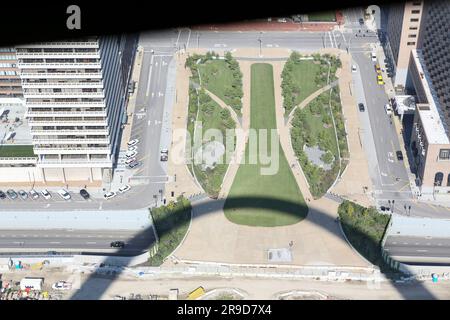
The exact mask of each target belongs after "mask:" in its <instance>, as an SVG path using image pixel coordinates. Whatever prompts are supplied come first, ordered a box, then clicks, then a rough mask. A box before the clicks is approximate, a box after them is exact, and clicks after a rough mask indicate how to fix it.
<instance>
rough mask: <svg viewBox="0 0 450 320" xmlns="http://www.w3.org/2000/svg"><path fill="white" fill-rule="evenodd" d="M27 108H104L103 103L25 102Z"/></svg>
mask: <svg viewBox="0 0 450 320" xmlns="http://www.w3.org/2000/svg"><path fill="white" fill-rule="evenodd" d="M27 106H29V107H32V108H49V107H52V108H67V107H70V108H77V107H101V108H105V107H106V106H105V103H104V102H89V101H88V102H34V101H29V102H27Z"/></svg>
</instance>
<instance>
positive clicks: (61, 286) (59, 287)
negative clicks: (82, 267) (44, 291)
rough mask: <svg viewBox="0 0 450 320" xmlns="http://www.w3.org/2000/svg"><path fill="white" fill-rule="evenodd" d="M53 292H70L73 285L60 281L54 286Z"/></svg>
mask: <svg viewBox="0 0 450 320" xmlns="http://www.w3.org/2000/svg"><path fill="white" fill-rule="evenodd" d="M52 289H53V290H70V289H72V284H71V283H70V282H66V281H58V282H56V283H54V284H53V285H52Z"/></svg>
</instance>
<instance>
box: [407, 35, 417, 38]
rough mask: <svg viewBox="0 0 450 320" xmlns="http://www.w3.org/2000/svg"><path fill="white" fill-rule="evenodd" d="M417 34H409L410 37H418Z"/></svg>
mask: <svg viewBox="0 0 450 320" xmlns="http://www.w3.org/2000/svg"><path fill="white" fill-rule="evenodd" d="M416 37H417V34H408V38H416Z"/></svg>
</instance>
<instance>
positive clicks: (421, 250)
mask: <svg viewBox="0 0 450 320" xmlns="http://www.w3.org/2000/svg"><path fill="white" fill-rule="evenodd" d="M416 251H417V252H428V250H424V249H417V250H416Z"/></svg>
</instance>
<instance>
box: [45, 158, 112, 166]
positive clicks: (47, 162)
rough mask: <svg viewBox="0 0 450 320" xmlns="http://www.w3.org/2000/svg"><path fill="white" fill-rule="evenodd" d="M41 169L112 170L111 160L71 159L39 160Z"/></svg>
mask: <svg viewBox="0 0 450 320" xmlns="http://www.w3.org/2000/svg"><path fill="white" fill-rule="evenodd" d="M37 165H38V167H40V168H61V167H63V168H111V167H112V161H111V160H110V159H95V160H88V159H73V160H72V159H70V160H53V159H49V160H46V159H44V160H39V161H38V163H37Z"/></svg>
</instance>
